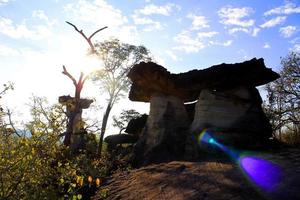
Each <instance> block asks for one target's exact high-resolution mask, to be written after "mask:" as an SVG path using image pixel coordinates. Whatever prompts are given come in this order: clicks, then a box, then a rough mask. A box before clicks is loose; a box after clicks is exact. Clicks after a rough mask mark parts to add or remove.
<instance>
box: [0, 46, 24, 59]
mask: <svg viewBox="0 0 300 200" xmlns="http://www.w3.org/2000/svg"><path fill="white" fill-rule="evenodd" d="M16 55H19V51H17V50H15V49H13V48H11V47H8V46H5V45H2V44H0V56H4V57H6V56H16Z"/></svg>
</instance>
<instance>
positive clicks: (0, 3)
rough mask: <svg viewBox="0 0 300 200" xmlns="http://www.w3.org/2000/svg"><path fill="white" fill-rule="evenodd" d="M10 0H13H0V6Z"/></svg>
mask: <svg viewBox="0 0 300 200" xmlns="http://www.w3.org/2000/svg"><path fill="white" fill-rule="evenodd" d="M11 1H14V0H0V6H2V5H5V4H7V3H9V2H11Z"/></svg>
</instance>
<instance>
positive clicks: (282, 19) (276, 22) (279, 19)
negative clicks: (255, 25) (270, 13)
mask: <svg viewBox="0 0 300 200" xmlns="http://www.w3.org/2000/svg"><path fill="white" fill-rule="evenodd" d="M285 20H286V16H278V17H275V18H273V19H270V20H269V21H266V22H265V23H263V24H262V25H260V27H261V28H271V27H274V26H276V25H279V24H282V23H284V22H285Z"/></svg>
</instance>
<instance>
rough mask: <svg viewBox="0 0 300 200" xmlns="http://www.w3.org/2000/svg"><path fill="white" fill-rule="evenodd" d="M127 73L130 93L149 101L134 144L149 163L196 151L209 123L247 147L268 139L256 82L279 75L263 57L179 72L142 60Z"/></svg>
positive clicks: (219, 136)
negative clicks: (200, 136)
mask: <svg viewBox="0 0 300 200" xmlns="http://www.w3.org/2000/svg"><path fill="white" fill-rule="evenodd" d="M128 77H129V78H130V79H131V81H132V87H131V90H130V93H129V99H130V100H132V101H142V102H150V114H149V117H148V119H147V123H146V125H145V127H144V129H143V133H142V136H141V137H140V139H139V140H138V142H137V144H136V150H135V155H136V158H137V160H143V161H144V164H145V163H149V162H160V161H167V160H172V159H178V158H181V156H182V155H185V157H190V156H191V157H192V158H194V157H195V156H196V157H197V153H194V152H197V151H198V141H197V137H198V136H199V134H200V133H201V131H202V130H204V129H209V130H211V132H212V133H213V137H214V138H215V139H216V140H218V141H220V142H222V143H224V144H227V145H232V146H234V147H242V148H245V147H249V146H250V147H251V146H259V145H264V144H265V143H266V141H267V140H268V139H269V137H270V136H271V134H272V130H271V126H270V124H269V122H268V119H267V118H266V116H265V115H264V113H263V110H262V107H261V103H262V99H261V97H260V95H259V92H258V91H257V89H256V88H255V87H256V86H260V85H263V84H266V83H268V82H270V81H273V80H275V79H277V78H278V77H279V75H278V74H277V73H276V72H273V71H272V70H271V69H270V68H266V66H265V64H264V61H263V59H256V58H254V59H252V60H249V61H245V62H243V63H236V64H224V63H223V64H220V65H215V66H212V67H210V68H207V69H203V70H192V71H189V72H186V73H180V74H172V73H170V72H168V71H167V70H166V69H165V68H164V67H162V66H160V65H157V64H155V63H153V62H148V63H144V62H142V63H140V64H138V65H135V66H134V67H133V68H132V69H131V71H130V72H129V74H128ZM192 101H197V103H196V104H195V103H190V102H192ZM187 103H188V104H187ZM186 155H188V156H186Z"/></svg>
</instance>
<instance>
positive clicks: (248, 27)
mask: <svg viewBox="0 0 300 200" xmlns="http://www.w3.org/2000/svg"><path fill="white" fill-rule="evenodd" d="M252 13H254V10H253V8H250V7H240V8H239V7H232V6H225V7H222V8H221V9H220V10H219V11H218V15H219V17H220V23H222V24H224V25H225V29H227V30H228V33H229V34H234V33H238V32H244V33H247V34H249V35H251V36H253V37H255V36H257V34H258V33H259V31H260V29H259V28H257V27H255V20H254V19H251V18H250V15H251V14H252Z"/></svg>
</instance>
